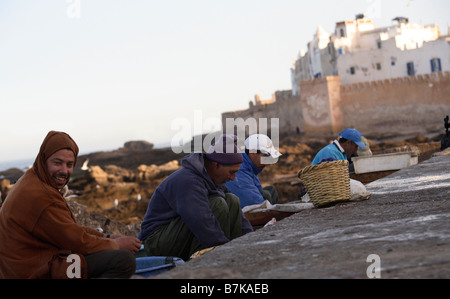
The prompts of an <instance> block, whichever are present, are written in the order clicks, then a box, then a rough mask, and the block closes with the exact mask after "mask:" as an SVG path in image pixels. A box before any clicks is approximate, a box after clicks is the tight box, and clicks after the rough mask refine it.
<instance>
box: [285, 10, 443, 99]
mask: <svg viewBox="0 0 450 299" xmlns="http://www.w3.org/2000/svg"><path fill="white" fill-rule="evenodd" d="M393 21H395V22H396V24H395V25H393V26H389V27H383V28H376V27H375V25H374V24H373V22H372V20H370V19H368V18H366V17H365V16H364V15H358V16H357V17H356V19H355V20H354V21H344V22H338V23H336V30H335V32H334V34H333V35H332V36H329V35H328V34H327V33H326V32H325V31H324V30H323V29H321V28H320V27H319V29H318V30H317V33H316V34H315V35H314V39H313V40H312V41H311V42H310V43H309V44H308V52H307V53H302V55H300V57H298V59H297V60H296V61H295V64H294V65H293V67H292V68H291V76H292V90H293V94H294V95H297V94H299V93H300V90H299V84H298V82H300V81H302V80H309V79H313V78H320V77H326V76H340V79H341V84H343V85H346V84H352V83H357V82H365V81H376V80H384V79H391V78H398V77H405V76H412V75H421V74H429V73H432V72H439V71H450V38H449V37H448V36H441V35H440V32H439V28H438V26H436V25H429V26H421V25H416V24H411V23H409V21H408V19H406V18H395V19H394V20H393ZM326 41H327V42H326Z"/></svg>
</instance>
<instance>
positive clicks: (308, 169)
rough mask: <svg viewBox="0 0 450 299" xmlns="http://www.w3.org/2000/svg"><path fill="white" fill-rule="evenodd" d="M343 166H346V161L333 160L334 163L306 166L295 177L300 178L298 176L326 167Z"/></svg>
mask: <svg viewBox="0 0 450 299" xmlns="http://www.w3.org/2000/svg"><path fill="white" fill-rule="evenodd" d="M343 165H345V166H348V161H347V160H335V161H327V162H322V163H320V164H316V165H309V166H306V167H304V168H302V169H300V170H299V171H298V173H297V176H298V177H299V178H300V176H301V175H302V174H305V173H307V172H309V171H312V170H316V169H321V168H326V167H336V166H337V167H339V166H343Z"/></svg>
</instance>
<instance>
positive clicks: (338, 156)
mask: <svg viewBox="0 0 450 299" xmlns="http://www.w3.org/2000/svg"><path fill="white" fill-rule="evenodd" d="M339 136H340V138H339V141H338V140H334V141H333V143H330V144H329V145H327V146H325V147H324V148H323V149H321V150H320V151H319V152H318V153H317V155H316V156H315V157H314V159H313V161H312V163H311V165H317V164H320V163H321V161H322V160H323V159H327V160H330V159H331V160H347V159H349V158H351V157H352V156H358V147H360V148H366V145H365V144H364V143H363V142H362V140H361V133H360V132H358V131H357V130H355V129H345V130H344V131H342V133H339Z"/></svg>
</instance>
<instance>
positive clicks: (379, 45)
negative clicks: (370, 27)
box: [377, 40, 381, 49]
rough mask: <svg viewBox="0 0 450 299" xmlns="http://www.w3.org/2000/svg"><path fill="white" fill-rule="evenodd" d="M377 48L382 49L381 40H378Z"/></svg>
mask: <svg viewBox="0 0 450 299" xmlns="http://www.w3.org/2000/svg"><path fill="white" fill-rule="evenodd" d="M377 48H378V49H381V41H380V40H377Z"/></svg>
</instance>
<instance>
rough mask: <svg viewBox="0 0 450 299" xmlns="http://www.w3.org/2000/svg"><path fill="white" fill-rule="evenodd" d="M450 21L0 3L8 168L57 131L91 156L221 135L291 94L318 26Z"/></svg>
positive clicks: (273, 6)
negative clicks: (184, 135) (187, 135)
mask: <svg viewBox="0 0 450 299" xmlns="http://www.w3.org/2000/svg"><path fill="white" fill-rule="evenodd" d="M408 4H409V5H408ZM449 12H450V1H449V0H412V1H410V0H340V1H336V0H316V1H304V0H276V1H275V0H227V1H216V0H189V1H187V0H164V1H163V0H158V1H153V0H126V1H125V0H0V128H1V134H0V162H2V161H10V160H18V159H28V158H34V157H35V156H36V154H37V152H38V151H39V147H40V145H41V143H42V141H43V139H44V137H45V136H46V134H47V132H48V131H50V130H58V131H64V132H67V133H68V134H70V135H71V136H72V137H73V138H74V139H75V141H76V142H77V144H78V146H79V147H80V153H89V152H93V151H99V150H112V149H117V148H119V147H122V146H123V144H124V143H125V142H127V141H130V140H146V141H149V142H152V143H154V144H162V143H165V144H170V142H171V140H172V139H173V137H174V136H175V135H176V134H178V133H179V132H180V131H181V130H183V131H185V132H186V131H188V132H191V133H192V135H193V134H198V133H201V132H199V130H200V131H204V132H208V131H211V130H216V129H220V127H218V126H219V125H220V118H221V114H222V113H223V112H228V111H234V110H242V109H246V108H247V107H248V103H249V101H253V100H254V95H255V94H259V95H260V96H261V98H262V99H269V98H270V97H271V95H272V93H274V92H275V91H277V90H288V89H291V78H290V67H291V65H292V61H293V60H294V59H295V58H296V57H297V54H298V52H299V51H300V50H301V49H305V50H306V49H307V43H308V42H309V41H311V40H312V38H313V35H314V33H315V32H316V30H317V26H319V25H320V26H322V27H323V28H324V29H325V31H326V32H327V33H328V34H330V35H331V34H332V33H333V32H334V28H335V24H336V22H339V21H344V20H353V19H354V18H355V15H356V14H359V13H365V14H366V15H367V16H369V17H371V18H372V19H373V21H374V22H375V25H376V26H377V27H386V26H390V25H392V24H393V23H392V19H393V18H395V17H397V16H404V17H408V18H409V20H410V22H412V23H417V24H421V25H427V24H437V25H438V26H439V27H440V30H441V33H442V34H444V35H445V34H447V30H448V29H447V28H448V26H449V24H450V13H449ZM180 120H182V121H181V122H180ZM180 123H185V124H186V123H188V124H191V125H190V126H191V128H186V127H183V128H180V127H179V126H178V125H177V124H180Z"/></svg>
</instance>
